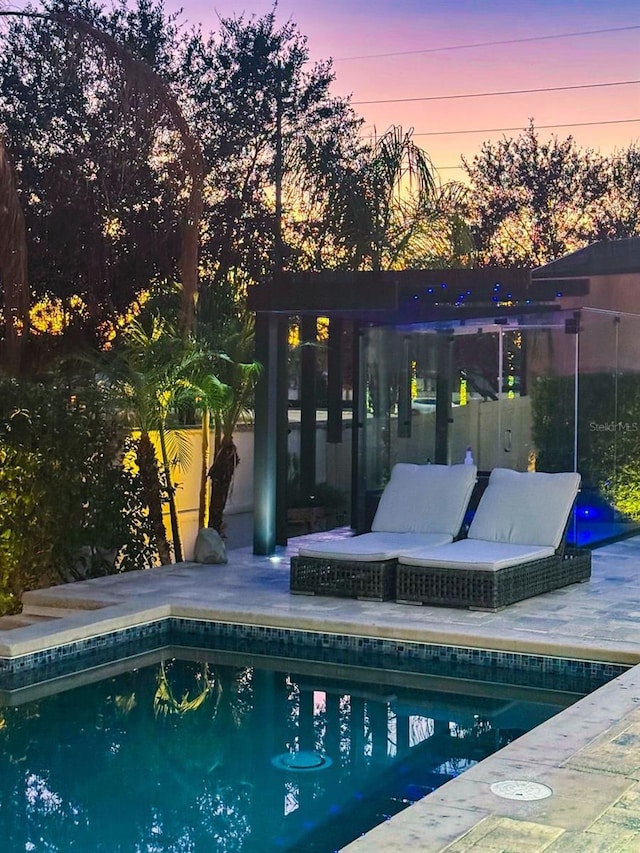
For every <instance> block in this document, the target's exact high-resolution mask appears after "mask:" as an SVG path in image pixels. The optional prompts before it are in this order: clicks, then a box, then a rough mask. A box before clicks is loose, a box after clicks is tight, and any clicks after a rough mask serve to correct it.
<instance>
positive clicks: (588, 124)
mask: <svg viewBox="0 0 640 853" xmlns="http://www.w3.org/2000/svg"><path fill="white" fill-rule="evenodd" d="M634 122H640V118H621V119H613V120H612V121H575V122H567V123H566V124H536V125H535V129H536V130H553V129H554V128H557V127H598V126H600V125H605V124H633V123H634ZM525 129H526V128H524V127H486V128H483V129H480V128H478V129H477V130H433V131H427V132H425V133H413V134H412V136H414V137H415V136H459V135H460V134H463V133H507V132H509V131H516V130H525Z"/></svg>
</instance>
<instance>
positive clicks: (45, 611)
mask: <svg viewBox="0 0 640 853" xmlns="http://www.w3.org/2000/svg"><path fill="white" fill-rule="evenodd" d="M84 609H86V608H83V607H58V606H57V605H56V604H27V603H24V604H23V606H22V614H21V615H22V616H34V617H36V618H41V619H62V618H63V617H64V616H71V615H73V614H74V613H78V611H80V610H84ZM91 609H94V608H91Z"/></svg>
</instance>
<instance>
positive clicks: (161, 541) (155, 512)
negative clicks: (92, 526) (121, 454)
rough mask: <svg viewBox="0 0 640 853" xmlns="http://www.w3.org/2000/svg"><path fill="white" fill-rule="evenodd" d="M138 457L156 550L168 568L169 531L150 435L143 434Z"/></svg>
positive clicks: (156, 461) (139, 443)
mask: <svg viewBox="0 0 640 853" xmlns="http://www.w3.org/2000/svg"><path fill="white" fill-rule="evenodd" d="M136 455H137V460H138V467H139V469H140V477H141V479H142V488H143V490H144V494H145V498H146V501H147V506H148V508H149V518H150V520H151V527H152V529H153V533H154V537H155V540H156V548H157V549H158V555H159V557H160V562H161V563H162V565H163V566H166V565H168V564H169V563H171V548H170V547H169V543H168V541H167V531H166V530H165V526H164V520H163V518H162V493H161V489H160V474H159V471H158V460H157V459H156V452H155V450H154V448H153V444H152V443H151V439H150V438H149V433H147V432H143V433H142V434H141V435H140V438H139V439H138V446H137V448H136Z"/></svg>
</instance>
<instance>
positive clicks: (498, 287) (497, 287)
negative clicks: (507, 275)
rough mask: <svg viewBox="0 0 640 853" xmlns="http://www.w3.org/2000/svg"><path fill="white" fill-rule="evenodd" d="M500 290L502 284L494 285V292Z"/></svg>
mask: <svg viewBox="0 0 640 853" xmlns="http://www.w3.org/2000/svg"><path fill="white" fill-rule="evenodd" d="M499 290H500V285H499V284H496V285H494V287H493V292H494V293H497V292H498V291H499Z"/></svg>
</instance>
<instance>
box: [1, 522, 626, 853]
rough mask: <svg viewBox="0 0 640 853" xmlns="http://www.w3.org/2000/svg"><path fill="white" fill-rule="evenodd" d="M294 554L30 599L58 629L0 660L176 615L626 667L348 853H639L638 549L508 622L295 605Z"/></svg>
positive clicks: (603, 561) (615, 552) (422, 610)
mask: <svg viewBox="0 0 640 853" xmlns="http://www.w3.org/2000/svg"><path fill="white" fill-rule="evenodd" d="M322 536H323V535H322V534H320V538H322ZM325 536H326V534H325ZM314 538H318V536H315V537H314ZM295 551H296V541H295V540H293V541H292V543H291V547H290V549H289V550H288V551H287V550H283V551H281V552H280V553H279V554H278V555H277V556H276V557H275V558H270V557H256V556H254V555H253V554H252V553H251V549H238V550H235V551H232V552H231V553H230V555H229V563H228V564H227V565H224V566H202V565H198V564H193V563H183V564H179V565H176V566H168V567H163V568H159V569H152V570H149V571H146V572H136V573H131V574H125V575H116V576H110V577H105V578H99V579H95V580H90V581H84V582H82V583H76V584H69V585H65V586H59V587H53V588H50V589H47V590H37V591H33V592H30V593H27V594H26V595H25V597H24V603H25V614H27V615H31V616H34V617H36V616H39V617H57V618H49V619H45V620H42V619H40V620H38V621H36V622H34V623H33V624H28V625H25V626H22V627H14V628H12V629H10V630H4V631H3V630H0V656H13V655H19V654H25V653H27V652H32V651H35V650H38V649H42V648H48V647H51V646H52V645H57V644H60V643H63V642H69V641H72V640H75V639H80V638H82V637H87V636H93V635H96V634H99V633H103V632H105V631H112V630H116V629H118V628H120V627H127V626H130V625H135V624H140V623H141V622H144V621H147V620H150V619H155V618H159V617H161V616H163V615H170V614H173V615H179V616H185V617H199V618H206V619H212V620H218V621H220V620H222V621H229V622H242V623H248V624H258V625H277V626H283V627H293V628H300V629H304V630H314V629H317V630H322V631H329V632H336V633H342V634H345V633H348V634H359V635H362V634H364V635H367V636H382V637H388V638H398V639H413V640H420V641H423V642H437V643H444V644H447V645H449V644H451V645H465V646H471V647H480V648H488V649H496V650H511V651H516V652H522V653H526V652H531V653H536V654H553V655H559V656H562V657H578V658H583V659H584V658H586V659H592V660H607V661H615V662H621V663H625V664H629V665H631V666H632V668H631V669H630V670H629V671H628V672H626V673H625V674H624V675H622V676H621V677H619V678H617V679H615V680H614V681H613V682H611V683H610V684H607V685H605V686H604V687H602V688H600V689H599V690H597V691H595V692H594V693H592V694H591V695H589V696H587V697H585V698H584V699H582V700H581V701H579V702H577V703H576V704H575V705H573V706H571V707H570V708H568V709H567V710H565V711H563V712H562V713H560V714H559V715H557V716H556V717H554V718H553V719H551V720H548V721H547V722H546V723H544V724H542V725H541V726H539V727H538V728H536V729H534V730H533V731H531V732H529V733H528V734H527V735H524V736H523V737H521V738H519V739H518V740H517V741H515V742H513V743H512V744H510V745H509V746H507V747H505V748H504V749H502V750H500V751H499V752H498V753H496V754H495V755H493V756H491V757H490V758H488V759H486V760H485V761H483V762H481V763H480V764H478V765H476V766H475V767H473V768H471V769H470V770H468V771H467V772H465V773H464V774H463V775H462V776H460V777H458V778H456V779H454V780H452V781H451V782H448V783H447V784H446V785H444V786H443V787H441V788H439V789H438V790H437V791H435V792H434V793H432V794H430V795H429V796H428V797H426V798H425V799H424V800H421V801H420V802H418V803H416V804H415V805H414V806H412V807H410V808H408V809H406V810H405V811H403V812H401V813H400V814H398V815H396V816H395V817H394V818H392V819H391V820H390V821H388V822H386V823H385V824H383V825H382V826H380V827H377V828H376V829H374V830H372V831H371V832H369V833H367V835H365V836H364V837H363V838H361V839H359V840H357V841H355V842H353V843H352V844H350V845H349V846H348V847H347V848H345V850H348V851H349V853H367V851H376V853H386V851H413V850H415V851H418V850H419V851H423V852H424V851H426V853H440V851H445V850H446V851H449V853H463V851H464V853H467V851H474V852H475V853H493V851H513V853H528V851H532V853H534V851H535V853H538V851H549V853H581V851H593V853H595V851H603V853H617V851H638V850H640V666H636V664H640V537H637V538H634V539H628V540H625V541H621V542H618V543H615V544H613V545H609V546H606V547H604V548H601V549H598V550H596V551H594V553H593V577H592V580H591V582H589V583H586V584H580V585H575V586H571V587H566V588H565V589H561V590H557V591H554V592H551V593H547V594H545V595H541V596H538V597H536V598H533V599H528V600H527V601H523V602H519V603H517V604H514V605H512V606H510V607H508V608H506V609H505V610H503V611H500V612H498V613H484V612H477V611H466V610H455V609H450V608H442V607H439V608H435V607H410V606H407V605H399V604H395V603H394V602H382V603H377V602H361V601H354V600H351V599H338V598H328V597H327V598H324V597H307V596H298V595H291V594H290V592H289V566H288V557H289V556H290V553H294V552H295ZM502 780H525V781H535V782H539V783H542V784H544V785H547V786H548V787H550V788H551V789H552V791H553V793H552V796H550V797H548V798H547V799H543V800H536V801H517V800H506V799H502V798H500V797H498V796H496V795H495V794H494V793H493V792H492V790H491V785H492V784H493V783H494V782H498V781H502Z"/></svg>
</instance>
